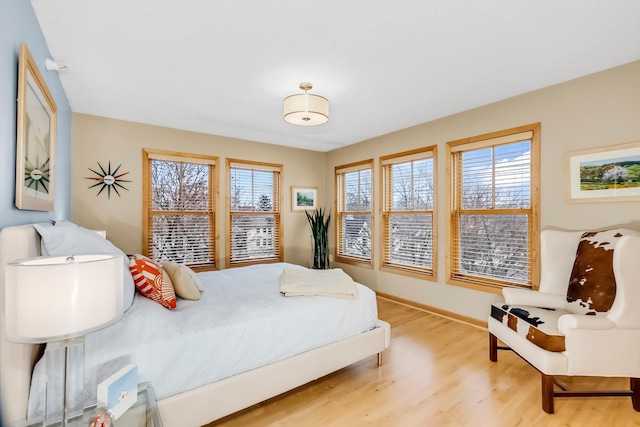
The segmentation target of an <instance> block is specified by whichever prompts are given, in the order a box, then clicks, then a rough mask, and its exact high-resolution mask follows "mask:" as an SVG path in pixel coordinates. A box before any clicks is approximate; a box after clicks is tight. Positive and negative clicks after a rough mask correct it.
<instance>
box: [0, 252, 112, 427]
mask: <svg viewBox="0 0 640 427" xmlns="http://www.w3.org/2000/svg"><path fill="white" fill-rule="evenodd" d="M122 269H123V261H122V255H120V254H99V255H98V254H96V255H73V256H68V257H64V256H63V257H37V258H29V259H24V260H18V261H13V262H10V263H8V264H7V266H6V270H5V314H6V332H7V339H8V340H9V341H13V342H17V343H32V344H37V343H48V344H49V345H48V346H47V350H46V352H45V357H46V359H47V361H46V370H47V377H48V380H47V396H46V405H45V416H44V422H45V425H49V424H53V423H59V422H61V424H62V425H63V426H66V425H67V423H68V420H69V419H70V418H73V417H75V416H77V415H78V414H82V410H83V407H84V404H85V402H84V401H83V396H82V395H83V391H84V336H85V335H86V334H88V333H89V332H93V331H96V330H98V329H102V328H104V327H106V326H108V325H110V324H112V323H115V322H117V321H118V320H120V318H122V314H123V271H122ZM60 352H63V354H64V355H63V357H64V361H63V362H62V361H61V359H60V358H56V357H54V356H55V353H60ZM60 354H62V353H60ZM56 360H60V361H61V363H60V365H61V366H59V365H57V364H56ZM62 366H64V368H62ZM61 369H64V370H63V371H62V372H60V370H61ZM56 371H57V372H56ZM56 374H59V375H60V376H61V378H62V385H61V389H53V390H52V388H53V387H52V386H51V385H52V383H53V382H51V381H49V378H52V377H54V376H55V375H56Z"/></svg>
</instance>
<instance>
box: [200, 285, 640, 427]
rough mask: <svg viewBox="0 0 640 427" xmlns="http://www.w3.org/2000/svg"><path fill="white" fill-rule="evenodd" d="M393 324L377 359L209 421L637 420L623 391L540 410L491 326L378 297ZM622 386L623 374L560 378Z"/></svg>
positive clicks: (283, 426)
mask: <svg viewBox="0 0 640 427" xmlns="http://www.w3.org/2000/svg"><path fill="white" fill-rule="evenodd" d="M378 309H379V317H380V319H383V320H386V321H387V322H389V323H390V324H391V327H392V329H391V337H392V338H391V347H390V348H389V349H388V350H386V351H385V352H384V353H383V356H382V366H380V367H378V366H377V358H376V357H370V358H367V359H365V360H363V361H361V362H359V363H356V364H354V365H351V366H349V367H347V368H345V369H342V370H340V371H338V372H335V373H333V374H331V375H328V376H326V377H324V378H321V379H319V380H317V381H314V382H312V383H310V384H307V385H305V386H302V387H299V388H297V389H295V390H293V391H291V392H288V393H285V394H283V395H281V396H278V397H275V398H273V399H270V400H268V401H266V402H263V403H261V404H258V405H255V406H253V407H251V408H248V409H246V410H244V411H241V412H239V413H236V414H233V415H230V416H228V417H226V418H223V419H222V420H219V421H217V422H214V423H211V424H209V425H208V426H207V427H214V426H215V427H221V426H234V427H236V426H278V427H288V426H291V427H293V426H295V427H306V426H309V427H315V426H392V427H396V426H398V427H412V426H445V427H449V426H453V427H456V426H473V427H476V426H487V427H501V426H580V427H583V426H594V427H601V426H636V425H638V426H640V412H635V411H634V410H633V408H632V406H631V399H630V398H628V397H617V398H614V397H609V398H561V399H556V401H555V412H556V413H555V414H553V415H547V414H545V413H544V412H543V411H542V408H541V401H540V382H541V380H540V374H539V373H538V372H537V371H536V370H535V369H534V368H532V367H531V366H529V365H528V364H527V363H526V362H524V361H523V360H522V359H520V358H519V357H518V356H517V355H515V354H514V353H512V352H510V351H500V352H499V353H498V362H497V363H492V362H491V361H489V355H488V332H487V331H486V330H483V329H481V328H477V327H474V326H469V325H466V324H463V323H460V322H456V321H453V320H449V319H446V318H443V317H440V316H437V315H434V314H430V313H426V312H424V311H421V310H418V309H415V308H412V307H408V306H406V305H403V304H399V303H396V302H393V301H389V300H387V299H383V298H378ZM565 380H566V383H567V384H568V385H570V386H572V387H575V388H578V387H583V388H591V389H593V388H598V389H628V386H629V381H628V379H605V378H601V379H595V380H594V379H591V378H578V379H565Z"/></svg>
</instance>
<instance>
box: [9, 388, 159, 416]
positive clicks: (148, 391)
mask: <svg viewBox="0 0 640 427" xmlns="http://www.w3.org/2000/svg"><path fill="white" fill-rule="evenodd" d="M95 409H96V405H92V406H89V407H87V408H85V410H84V415H83V416H82V417H80V416H79V415H78V416H77V417H76V418H73V419H70V420H69V421H68V422H67V426H69V427H80V426H81V427H87V426H88V424H89V416H90V415H91V414H92V413H93V412H94V411H95ZM115 424H116V427H162V421H161V420H160V413H159V412H158V405H157V404H156V397H155V395H154V394H153V387H151V383H140V384H138V400H137V401H136V403H135V404H134V405H133V406H132V407H131V408H129V409H128V410H127V411H126V412H125V413H124V414H122V415H121V416H120V418H118V419H117V420H116V423H115ZM61 425H62V424H61V423H60V422H57V423H55V424H52V425H50V426H61ZM43 426H44V424H43V422H42V419H36V420H28V421H21V422H19V423H16V424H12V425H11V426H10V427H43Z"/></svg>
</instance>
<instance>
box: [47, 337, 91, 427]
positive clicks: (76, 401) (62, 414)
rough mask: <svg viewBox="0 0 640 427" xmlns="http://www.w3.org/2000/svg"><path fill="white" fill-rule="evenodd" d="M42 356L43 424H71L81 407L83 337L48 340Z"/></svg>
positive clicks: (79, 413)
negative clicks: (44, 380)
mask: <svg viewBox="0 0 640 427" xmlns="http://www.w3.org/2000/svg"><path fill="white" fill-rule="evenodd" d="M45 357H46V367H47V391H46V393H47V395H46V404H45V415H44V422H45V425H46V426H50V425H58V426H68V425H71V424H70V420H73V419H77V418H82V411H83V409H84V337H78V338H72V339H68V340H64V341H57V342H52V343H49V344H48V345H47V348H46V350H45Z"/></svg>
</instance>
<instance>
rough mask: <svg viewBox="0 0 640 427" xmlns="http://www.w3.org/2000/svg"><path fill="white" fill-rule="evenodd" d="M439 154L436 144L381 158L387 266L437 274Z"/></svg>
mask: <svg viewBox="0 0 640 427" xmlns="http://www.w3.org/2000/svg"><path fill="white" fill-rule="evenodd" d="M435 156H436V147H435V146H433V147H428V148H424V149H421V150H414V151H410V152H406V153H400V154H395V155H392V156H386V157H381V158H380V165H381V167H380V169H381V171H382V223H383V235H382V248H383V256H382V269H383V270H385V269H390V270H391V271H394V272H399V273H403V274H409V275H414V274H420V275H422V276H424V275H427V276H435V266H434V256H433V248H434V247H435V239H434V227H433V224H434V205H435V200H434V195H435V193H434V188H435V173H434V158H435Z"/></svg>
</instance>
